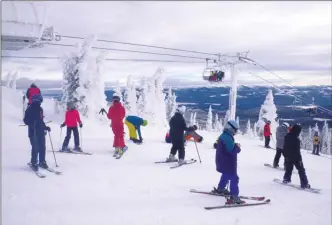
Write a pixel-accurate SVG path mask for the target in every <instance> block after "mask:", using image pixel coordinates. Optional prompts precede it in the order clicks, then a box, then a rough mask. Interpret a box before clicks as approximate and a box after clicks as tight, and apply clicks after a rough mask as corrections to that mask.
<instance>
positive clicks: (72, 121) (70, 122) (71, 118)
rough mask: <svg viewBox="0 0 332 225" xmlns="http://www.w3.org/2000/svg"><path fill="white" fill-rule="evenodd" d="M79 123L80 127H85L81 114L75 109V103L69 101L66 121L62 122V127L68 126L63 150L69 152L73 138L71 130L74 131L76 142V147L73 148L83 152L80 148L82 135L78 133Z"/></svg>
mask: <svg viewBox="0 0 332 225" xmlns="http://www.w3.org/2000/svg"><path fill="white" fill-rule="evenodd" d="M77 123H78V124H79V126H80V128H82V127H83V124H82V121H81V118H80V114H79V112H78V111H77V110H76V109H75V106H74V103H68V109H67V111H66V115H65V121H64V122H63V123H62V124H61V126H60V128H63V127H65V126H67V134H66V137H65V139H64V141H63V144H62V149H61V150H60V151H62V152H68V151H69V149H68V144H69V141H70V138H71V132H73V133H74V143H75V147H74V149H73V150H75V151H78V152H81V151H82V149H81V148H80V137H79V134H78V128H77Z"/></svg>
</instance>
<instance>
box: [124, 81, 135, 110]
mask: <svg viewBox="0 0 332 225" xmlns="http://www.w3.org/2000/svg"><path fill="white" fill-rule="evenodd" d="M124 107H125V108H126V113H127V115H137V94H136V87H135V85H134V84H133V82H132V79H131V76H128V77H127V86H126V90H125V94H124Z"/></svg>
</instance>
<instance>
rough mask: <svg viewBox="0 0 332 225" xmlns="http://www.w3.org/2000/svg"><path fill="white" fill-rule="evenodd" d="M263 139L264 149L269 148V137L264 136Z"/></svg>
mask: <svg viewBox="0 0 332 225" xmlns="http://www.w3.org/2000/svg"><path fill="white" fill-rule="evenodd" d="M264 138H265V148H267V147H269V146H270V136H264Z"/></svg>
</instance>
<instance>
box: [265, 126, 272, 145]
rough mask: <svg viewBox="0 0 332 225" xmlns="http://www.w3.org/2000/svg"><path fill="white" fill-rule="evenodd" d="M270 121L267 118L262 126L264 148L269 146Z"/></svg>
mask: <svg viewBox="0 0 332 225" xmlns="http://www.w3.org/2000/svg"><path fill="white" fill-rule="evenodd" d="M270 124H271V121H270V120H268V121H267V122H266V124H265V126H264V138H265V148H271V147H270V140H271V138H270V136H271V127H270Z"/></svg>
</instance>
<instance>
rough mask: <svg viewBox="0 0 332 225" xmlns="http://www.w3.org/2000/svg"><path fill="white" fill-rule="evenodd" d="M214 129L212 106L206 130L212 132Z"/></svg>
mask: <svg viewBox="0 0 332 225" xmlns="http://www.w3.org/2000/svg"><path fill="white" fill-rule="evenodd" d="M212 129H213V128H212V107H211V105H210V107H209V111H208V114H207V120H206V130H207V131H209V132H211V131H212Z"/></svg>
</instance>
